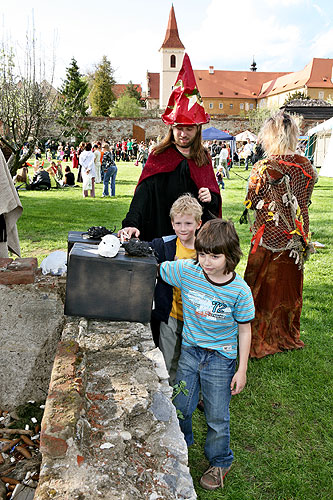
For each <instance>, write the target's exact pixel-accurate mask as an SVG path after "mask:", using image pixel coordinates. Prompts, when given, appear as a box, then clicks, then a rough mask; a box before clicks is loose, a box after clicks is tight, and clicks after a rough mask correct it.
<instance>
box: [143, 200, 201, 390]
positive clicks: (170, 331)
mask: <svg viewBox="0 0 333 500" xmlns="http://www.w3.org/2000/svg"><path fill="white" fill-rule="evenodd" d="M201 216H202V207H201V205H200V203H199V202H198V201H197V200H196V199H195V198H194V197H193V196H192V195H191V194H185V195H183V196H180V197H179V198H178V199H177V200H176V201H175V202H174V203H173V205H172V207H171V210H170V217H171V223H172V227H173V229H174V231H175V233H176V234H175V235H171V236H164V237H163V238H156V239H154V240H153V241H152V243H151V246H152V247H153V248H154V249H155V251H156V254H157V256H158V261H159V262H164V261H166V260H179V259H194V258H195V257H196V252H195V249H194V240H195V233H196V231H197V230H198V229H199V228H200V226H201ZM156 323H157V326H156ZM152 324H154V326H155V329H156V328H157V329H158V333H159V339H158V346H159V348H160V350H161V351H162V353H163V356H164V360H165V364H166V368H167V370H168V373H169V376H170V378H169V383H170V385H173V384H174V380H175V376H176V371H177V365H178V359H179V356H180V346H181V334H182V329H183V310H182V299H181V294H180V290H179V289H178V288H176V287H174V288H172V287H171V286H170V285H167V284H166V283H164V282H163V281H162V280H158V283H157V285H156V289H155V308H154V310H153V311H152Z"/></svg>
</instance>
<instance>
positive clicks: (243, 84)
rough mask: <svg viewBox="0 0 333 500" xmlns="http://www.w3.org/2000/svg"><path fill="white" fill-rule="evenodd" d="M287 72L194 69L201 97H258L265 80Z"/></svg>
mask: <svg viewBox="0 0 333 500" xmlns="http://www.w3.org/2000/svg"><path fill="white" fill-rule="evenodd" d="M285 74H286V73H275V72H274V73H273V72H264V71H262V72H258V71H223V70H222V71H221V70H217V71H216V70H214V69H213V68H212V69H211V72H210V71H209V70H194V75H195V79H196V82H197V85H198V89H199V92H200V94H201V97H206V98H207V97H221V98H222V97H228V98H236V99H237V98H241V99H250V98H252V99H257V97H258V95H259V93H260V90H261V87H262V85H263V84H264V82H267V81H268V80H272V79H273V78H278V77H279V76H282V75H285Z"/></svg>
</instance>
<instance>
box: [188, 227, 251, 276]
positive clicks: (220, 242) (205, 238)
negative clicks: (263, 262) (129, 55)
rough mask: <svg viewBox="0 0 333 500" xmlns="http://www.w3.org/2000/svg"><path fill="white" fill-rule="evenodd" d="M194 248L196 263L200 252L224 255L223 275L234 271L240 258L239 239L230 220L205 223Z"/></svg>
mask: <svg viewBox="0 0 333 500" xmlns="http://www.w3.org/2000/svg"><path fill="white" fill-rule="evenodd" d="M194 248H195V250H196V252H197V261H198V253H200V252H203V253H214V254H216V255H218V254H223V255H225V258H226V268H225V274H228V273H231V272H233V271H234V269H235V267H236V266H237V264H238V262H239V261H240V258H241V256H242V251H241V248H240V245H239V237H238V234H237V232H236V229H235V226H234V224H233V222H232V221H231V220H224V219H212V220H209V221H208V222H206V224H204V225H203V226H202V228H201V229H200V231H199V232H198V235H197V237H196V239H195V243H194Z"/></svg>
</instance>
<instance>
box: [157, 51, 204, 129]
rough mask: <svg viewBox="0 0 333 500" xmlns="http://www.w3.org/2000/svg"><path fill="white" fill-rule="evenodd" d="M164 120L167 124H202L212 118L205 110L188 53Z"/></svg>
mask: <svg viewBox="0 0 333 500" xmlns="http://www.w3.org/2000/svg"><path fill="white" fill-rule="evenodd" d="M162 120H163V121H164V123H166V124H167V125H202V124H204V123H208V122H209V120H210V116H209V115H208V114H207V113H206V112H205V109H204V105H203V102H202V98H201V95H200V93H199V90H198V87H197V84H196V81H195V77H194V73H193V69H192V65H191V61H190V58H189V57H188V55H187V54H185V55H184V59H183V65H182V67H181V70H180V71H179V74H178V77H177V80H176V83H175V85H174V87H173V91H172V94H171V96H170V98H169V102H168V105H167V107H166V110H165V112H164V113H163V115H162Z"/></svg>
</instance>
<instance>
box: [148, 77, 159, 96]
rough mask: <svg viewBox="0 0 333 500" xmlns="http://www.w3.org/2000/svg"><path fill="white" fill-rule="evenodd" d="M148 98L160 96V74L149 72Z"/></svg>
mask: <svg viewBox="0 0 333 500" xmlns="http://www.w3.org/2000/svg"><path fill="white" fill-rule="evenodd" d="M147 86H148V96H147V97H148V99H159V98H160V74H159V73H149V72H148V73H147Z"/></svg>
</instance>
